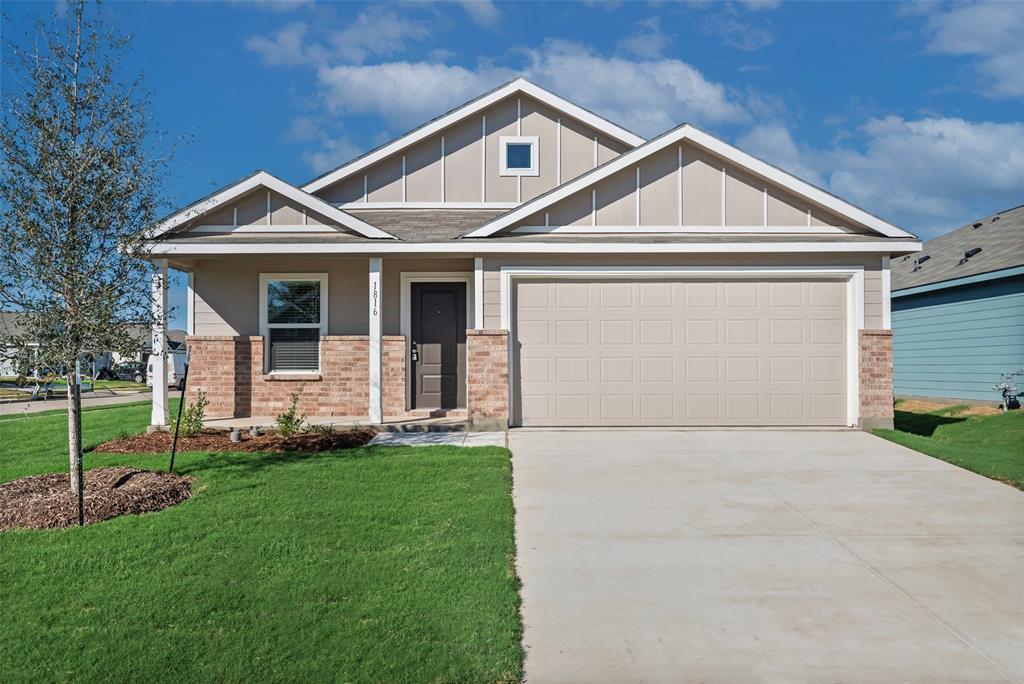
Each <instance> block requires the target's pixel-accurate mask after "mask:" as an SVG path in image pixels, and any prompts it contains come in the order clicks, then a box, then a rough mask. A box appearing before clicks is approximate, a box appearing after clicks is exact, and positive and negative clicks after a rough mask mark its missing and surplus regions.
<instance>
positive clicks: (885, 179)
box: [4, 0, 1024, 327]
mask: <svg viewBox="0 0 1024 684" xmlns="http://www.w3.org/2000/svg"><path fill="white" fill-rule="evenodd" d="M62 11H64V6H63V4H62V3H60V2H57V3H53V2H45V3H44V2H13V3H12V2H5V3H4V12H5V14H6V15H7V18H6V19H5V24H7V25H8V26H9V25H10V23H11V22H13V23H14V24H15V25H18V26H21V25H24V26H28V25H29V24H30V23H31V17H32V16H34V15H39V14H47V13H52V12H57V13H60V12H62ZM102 11H103V12H104V13H105V15H106V16H107V17H108V18H109V19H110V20H111V21H114V22H116V23H117V25H118V26H119V27H120V28H121V30H122V31H124V32H126V33H128V34H131V35H132V36H133V44H132V47H131V49H130V52H129V53H128V55H127V58H126V63H125V69H126V70H128V71H130V72H138V71H142V72H143V73H144V75H145V82H146V85H147V86H148V88H149V90H150V91H151V93H152V101H151V105H152V113H153V118H154V120H155V121H156V122H157V123H158V124H159V126H160V127H161V128H162V129H163V130H164V131H165V132H166V133H167V134H168V139H173V140H178V141H180V142H181V143H182V144H181V145H180V147H179V148H178V150H177V152H176V156H175V159H174V162H173V163H172V166H171V169H170V172H171V173H170V176H169V179H168V186H167V188H166V196H167V198H168V201H169V203H170V204H171V205H173V206H183V205H185V204H188V203H191V202H193V201H195V200H196V199H199V198H200V197H202V196H204V195H206V194H208V193H210V192H212V191H213V190H216V189H218V188H221V187H223V186H225V185H228V184H230V183H231V182H232V181H234V180H237V179H239V178H241V177H243V176H245V175H247V174H249V173H250V172H252V171H254V170H256V169H265V170H267V171H269V172H271V173H273V174H275V175H277V176H279V177H281V178H283V179H285V180H288V181H290V182H293V183H296V184H302V183H304V182H306V181H308V180H310V179H312V178H314V177H316V176H318V175H320V174H321V173H323V172H324V171H326V170H329V169H331V168H334V167H336V166H338V165H340V164H342V163H343V162H345V161H346V160H348V159H350V158H352V157H354V156H356V155H358V154H360V153H362V152H365V151H366V150H368V149H371V148H373V147H376V146H377V145H380V144H381V143H384V142H386V141H388V140H390V139H392V138H394V137H397V136H399V135H401V134H402V133H404V132H406V131H408V130H409V129H411V128H414V127H416V126H417V125H419V124H420V123H422V122H424V121H426V120H428V119H431V118H433V117H435V116H437V115H438V114H441V113H443V112H445V111H447V110H449V109H451V108H453V107H455V106H458V105H459V104H461V103H463V102H465V101H467V100H469V99H472V98H474V97H476V96H477V95H480V94H482V93H484V92H486V91H488V90H491V89H493V88H495V87H497V86H498V85H500V84H502V83H504V82H505V81H508V80H510V79H512V78H515V77H518V76H523V77H525V78H528V79H530V80H532V81H534V82H536V83H537V84H538V85H541V86H543V87H545V88H548V89H550V90H552V91H554V92H556V93H558V94H559V95H561V96H563V97H566V98H567V99H569V100H572V101H574V102H577V103H578V104H581V105H583V106H585V107H587V108H589V109H591V110H593V111H595V112H597V113H598V114H601V115H603V116H605V117H607V118H609V119H611V120H613V121H615V122H616V123H618V124H620V125H622V126H625V127H626V128H629V129H630V130H633V131H634V132H636V133H638V134H640V135H642V136H644V137H652V136H655V135H657V134H659V133H661V132H663V131H665V130H667V129H669V128H672V127H674V126H676V125H678V124H680V123H683V122H689V123H691V124H694V125H696V126H697V127H699V128H702V129H704V130H705V131H707V132H709V133H712V134H714V135H716V136H719V137H721V138H723V139H725V140H727V141H729V142H731V143H733V144H735V145H737V146H739V147H740V148H742V149H743V150H745V151H747V152H749V153H751V154H754V155H756V156H758V157H761V158H762V159H765V160H766V161H769V162H771V163H773V164H775V165H777V166H780V167H782V168H784V169H786V170H788V171H790V172H792V173H794V174H796V175H798V176H800V177H801V178H803V179H805V180H807V181H810V182H812V183H815V184H816V185H819V186H821V187H823V188H825V189H827V190H830V191H831V192H833V193H835V194H837V195H839V196H841V197H843V198H844V199H847V200H849V201H851V202H853V203H854V204H856V205H858V206H860V207H862V208H864V209H866V210H867V211H869V212H871V213H873V214H875V215H877V216H880V217H882V218H884V219H886V220H888V221H890V222H891V223H894V224H895V225H898V226H900V227H902V228H905V229H907V230H910V231H911V232H913V233H915V234H917V235H919V236H921V237H922V238H925V239H927V238H931V237H935V236H937V235H940V234H942V233H943V232H946V231H948V230H951V229H953V228H956V227H958V226H960V225H962V224H964V223H966V222H968V221H969V220H972V219H974V218H977V217H981V216H985V215H988V214H991V213H993V212H995V211H998V210H1001V209H1007V208H1010V207H1013V206H1017V205H1019V204H1022V203H1024V40H1021V36H1024V2H982V3H956V4H946V3H931V2H916V3H903V4H898V3H869V2H855V3H854V2H850V3H844V2H820V3H810V2H779V1H778V0H751V1H746V2H740V1H727V2H663V1H658V2H574V3H569V2H559V3H543V4H542V3H534V2H518V3H501V2H488V1H475V2H473V1H469V2H403V3H397V4H388V3H373V4H362V3H314V2H306V1H301V0H299V1H293V2H271V1H263V0H258V1H249V2H243V1H235V2H232V1H222V2H215V3H214V2H211V3H204V2H111V3H108V4H106V5H105V6H104V8H103V10H102ZM6 33H8V35H9V32H6ZM169 208H173V207H169ZM171 301H172V307H173V311H172V325H174V326H177V327H182V325H183V319H184V305H183V301H184V292H183V287H182V286H181V279H180V278H179V279H177V280H175V287H174V289H172V292H171Z"/></svg>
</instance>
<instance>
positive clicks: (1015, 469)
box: [874, 405, 1024, 489]
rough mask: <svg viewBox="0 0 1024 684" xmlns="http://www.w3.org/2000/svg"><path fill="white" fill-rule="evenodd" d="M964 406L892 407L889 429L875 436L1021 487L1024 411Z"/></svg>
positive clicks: (1022, 477)
mask: <svg viewBox="0 0 1024 684" xmlns="http://www.w3.org/2000/svg"><path fill="white" fill-rule="evenodd" d="M966 408H967V407H966V406H952V407H948V408H943V409H938V410H935V411H928V412H910V411H901V410H900V409H899V405H897V407H896V418H895V428H896V429H894V430H875V431H874V433H875V434H876V435H878V436H879V437H884V438H885V439H888V440H891V441H893V442H896V443H897V444H902V445H903V446H906V447H910V448H911V449H915V450H917V451H920V452H922V453H925V454H928V455H929V456H934V457H935V458H939V459H942V460H943V461H947V462H949V463H952V464H953V465H957V466H960V467H961V468H966V469H967V470H970V471H973V472H975V473H978V474H979V475H984V476H985V477H990V478H992V479H993V480H1000V481H1002V482H1006V483H1007V484H1010V485H1013V486H1014V487H1017V488H1018V489H1024V411H1019V410H1018V411H1011V412H1009V413H1004V414H999V415H991V416H969V415H963V413H964V410H965V409H966Z"/></svg>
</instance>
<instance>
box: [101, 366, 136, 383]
mask: <svg viewBox="0 0 1024 684" xmlns="http://www.w3.org/2000/svg"><path fill="white" fill-rule="evenodd" d="M146 372H147V371H146V364H144V363H142V362H141V361H132V362H130V363H115V364H114V365H113V366H111V367H110V368H104V369H103V370H101V371H100V372H99V379H100V380H131V381H132V382H145V380H146Z"/></svg>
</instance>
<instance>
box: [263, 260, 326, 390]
mask: <svg viewBox="0 0 1024 684" xmlns="http://www.w3.org/2000/svg"><path fill="white" fill-rule="evenodd" d="M261 280H262V281H263V300H264V310H263V312H262V314H263V316H262V318H263V322H264V324H263V328H264V330H263V335H264V340H265V344H266V364H267V369H268V370H269V371H270V372H272V373H273V372H306V371H317V370H319V369H320V337H321V335H322V334H324V332H325V331H326V328H327V321H326V311H327V307H326V301H325V297H326V287H325V285H326V280H327V276H326V275H320V274H314V275H312V276H303V275H296V276H294V277H290V276H280V277H278V276H263V277H262V278H261Z"/></svg>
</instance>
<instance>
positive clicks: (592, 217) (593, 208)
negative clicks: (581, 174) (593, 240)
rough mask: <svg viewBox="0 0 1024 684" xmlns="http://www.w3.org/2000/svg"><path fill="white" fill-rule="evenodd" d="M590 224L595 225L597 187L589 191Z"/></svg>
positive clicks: (594, 226) (593, 226)
mask: <svg viewBox="0 0 1024 684" xmlns="http://www.w3.org/2000/svg"><path fill="white" fill-rule="evenodd" d="M590 226H591V227H592V228H596V227H597V188H594V189H593V190H591V191H590Z"/></svg>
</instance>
